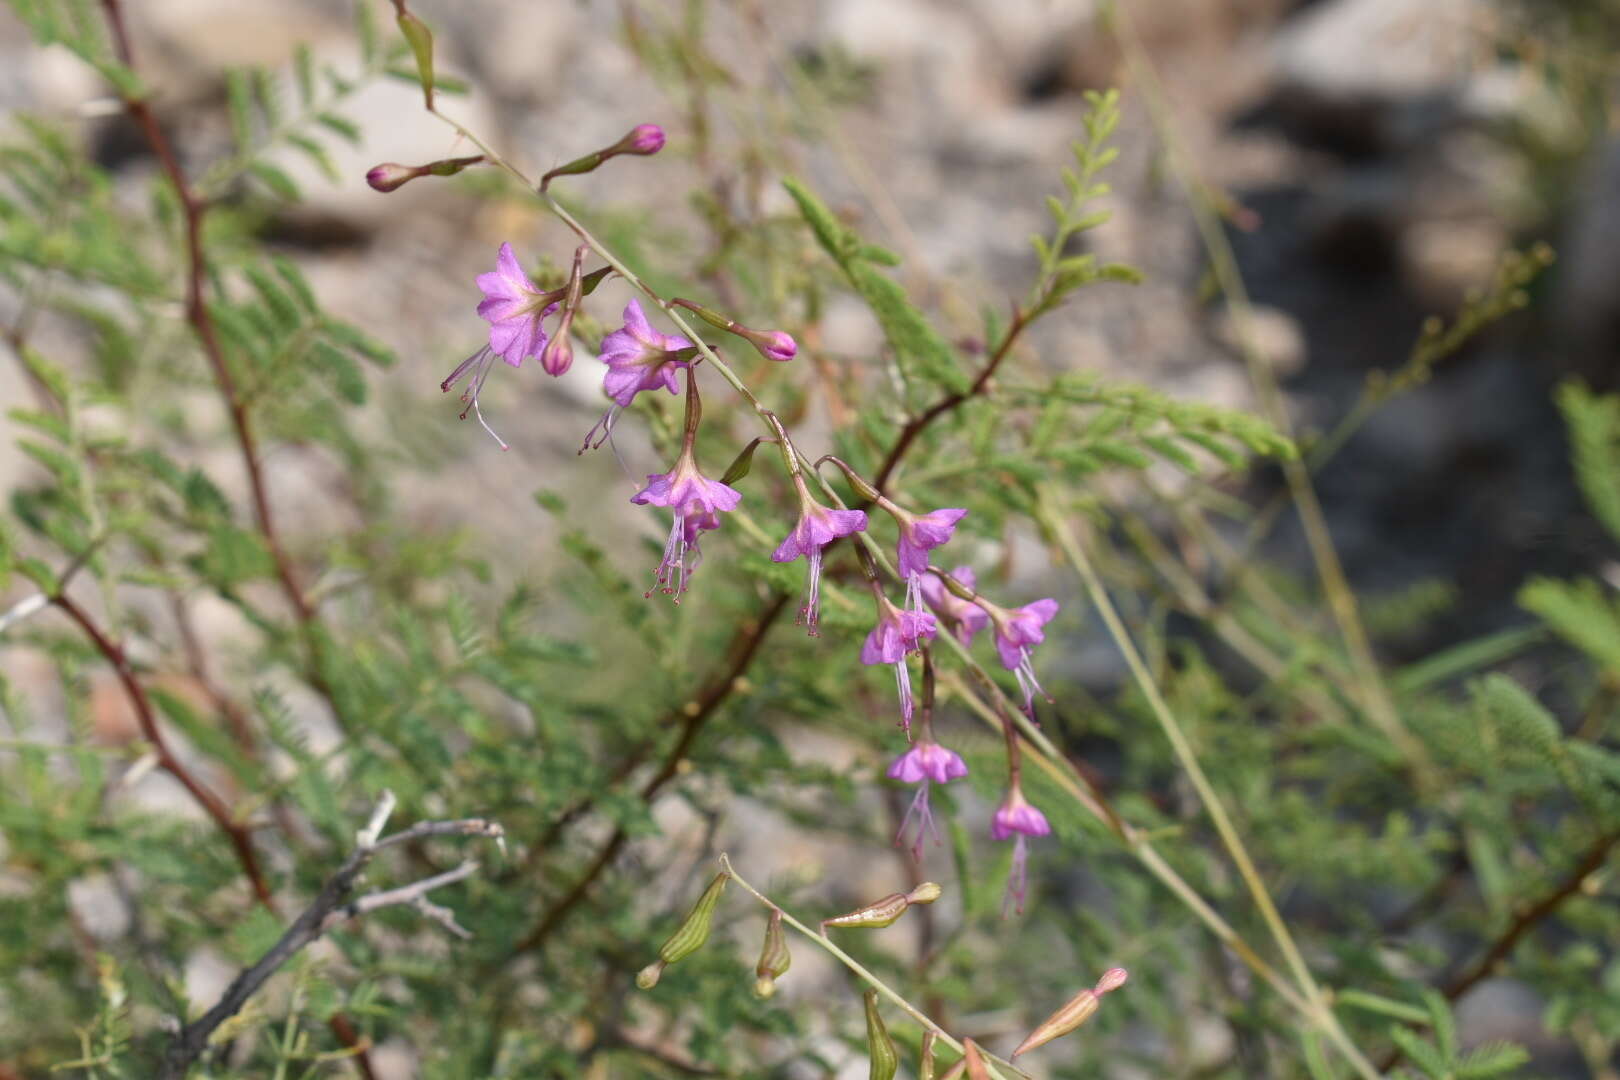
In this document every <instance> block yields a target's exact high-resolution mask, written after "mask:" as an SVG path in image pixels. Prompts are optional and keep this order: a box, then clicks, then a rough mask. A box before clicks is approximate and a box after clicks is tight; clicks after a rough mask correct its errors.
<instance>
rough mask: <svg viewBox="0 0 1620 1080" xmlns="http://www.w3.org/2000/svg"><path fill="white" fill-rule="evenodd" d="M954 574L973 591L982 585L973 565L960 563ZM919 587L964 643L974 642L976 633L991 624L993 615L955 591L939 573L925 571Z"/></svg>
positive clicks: (925, 598) (930, 605)
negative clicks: (950, 588) (938, 575)
mask: <svg viewBox="0 0 1620 1080" xmlns="http://www.w3.org/2000/svg"><path fill="white" fill-rule="evenodd" d="M950 576H951V577H952V578H953V579H954V580H955V581H957V582H959V583H961V584H962V585H963V586H964V587H965V588H967V589H969V590H972V589H974V588H977V586H978V578H977V577H976V576H975V575H974V573H973V568H972V567H971V566H958V567H957V568H956V569H955V570H952V571H951V574H950ZM917 588H918V590H919V591H920V592H921V593H922V598H923V599H924V600H926V601H927V602H928V606H929V607H931V608H933V609H934V611H935V612H936V613H937V614H938V615H939V617H940V618H942V619H944V620H945V625H946V626H947V627H949V628H950V630H951V632H952V633H954V634H955V635H956V639H957V640H958V641H960V642H961V643H962V644H964V645H971V644H973V637H974V635H975V634H977V633H978V632H979V631H980V630H983V629H984V628H985V627H987V626H989V625H990V616H989V615H987V614H985V611H984V609H983V608H981V607H980V606H979V605H977V604H975V603H974V602H973V601H971V600H963V599H962V598H961V597H959V596H957V595H956V594H955V593H953V592H951V591H950V590H949V589H947V588H946V587H945V583H944V582H942V581H940V580H939V578H938V577H936V576H935V575H933V574H923V575H922V577H921V578H920V579H919V581H918V583H917Z"/></svg>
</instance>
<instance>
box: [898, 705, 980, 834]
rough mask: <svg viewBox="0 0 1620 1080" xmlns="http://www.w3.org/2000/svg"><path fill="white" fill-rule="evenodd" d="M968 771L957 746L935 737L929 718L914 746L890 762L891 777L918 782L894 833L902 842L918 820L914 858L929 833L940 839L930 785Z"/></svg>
mask: <svg viewBox="0 0 1620 1080" xmlns="http://www.w3.org/2000/svg"><path fill="white" fill-rule="evenodd" d="M967 771H968V770H967V765H965V764H964V763H963V762H962V759H961V757H960V756H959V755H957V753H956V752H955V751H954V750H947V749H946V748H945V747H943V746H941V745H939V743H937V742H935V741H934V736H933V732H932V731H931V730H930V728H929V725H928V724H927V723H926V722H925V723H924V725H923V730H922V733H921V734H919V735H918V736H917V741H916V742H914V743H912V744H911V749H909V750H907V751H906V752H905V753H903V754H901V755H900V756H899V757H897V758H895V759H894V763H893V764H892V765H890V766H889V772H888V777H889V779H890V780H900V781H903V782H904V783H907V784H916V785H918V787H917V793H916V794H915V795H913V796H912V797H911V806H909V807H908V808H907V809H906V816H905V817H904V818H903V819H902V820H901V822H900V831H899V832H897V833H895V835H894V842H895V843H896V844H903V843H904V842H905V836H906V833H907V832H909V831H910V830H911V826H912V822H913V821H915V822H916V825H917V834H916V839H915V840H913V841H912V844H911V857H912V858H914V859H919V860H920V859H921V858H922V849H923V843H924V842H925V841H926V839H927V838H928V837H930V836H932V837H933V838H934V843H935V844H938V843H939V830H938V829H936V828H935V827H934V813H933V810H932V808H931V807H930V806H929V804H928V788H929V785H930V784H945V783H949V782H950V781H952V780H955V779H957V778H958V777H963V776H966V775H967Z"/></svg>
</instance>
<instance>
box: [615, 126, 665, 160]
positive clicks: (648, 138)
mask: <svg viewBox="0 0 1620 1080" xmlns="http://www.w3.org/2000/svg"><path fill="white" fill-rule="evenodd" d="M663 148H664V129H663V128H661V127H659V126H658V125H657V124H637V125H636V126H635V127H633V128H631V129H630V134H628V135H626V136H625V137H624V138H622V139H620V140H619V141H618V142H617V143H616V144H614V147H613V149H612V151H611V153H617V154H642V155H646V154H656V153H658V151H660V150H662V149H663Z"/></svg>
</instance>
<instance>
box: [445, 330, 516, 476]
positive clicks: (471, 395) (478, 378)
mask: <svg viewBox="0 0 1620 1080" xmlns="http://www.w3.org/2000/svg"><path fill="white" fill-rule="evenodd" d="M494 366H495V354H494V353H493V352H491V351H490V348H489V346H488V345H485V346H484V347H483V348H481V349H479V350H478V351H477V352H475V353H473V354H472V355H471V356H469V357H467V359H465V360H463V361H462V362H461V364H460V365H459V366H457V368H456V370H454V371H452V372H451V373H450V377H449V378H447V379H445V380H444V382H442V383H440V384H439V389H440V390H445V391H448V390H449V389H450V388H451V387H452V386H454V385H455V384H456V383H458V382H460V381H461V378H462V376H464V375H466V374H467V373H468V372H469V371H471V372H472V377H471V378H470V379H469V380H468V383H467V388H466V389H465V390H463V391H462V392H461V402H462V404H463V405H465V406H467V407H466V408H465V409H462V410H461V419H463V420H465V419H467V414H468V413H469V412H470V413H472V414H473V415H474V416H476V417H477V418H478V424H479V426H480V427H482V428H483V429H484V430H485V431H487V432H489V437H490V438H492V439H494V440H495V442H496V444H497V445H499V446H500V448H501V449H502V450H510V449H512V448H511V447H510V446H508V445H506V440H505V439H503V438H501V437H500V436H499V435H497V434H495V429H494V428H492V427H490V426H489V421H487V420H485V419H484V411H483V410H482V409H480V408H479V407H478V395H479V394H481V393H483V390H484V382H485V381H486V380H487V379H488V378H489V373H490V371H491V370H493V368H494Z"/></svg>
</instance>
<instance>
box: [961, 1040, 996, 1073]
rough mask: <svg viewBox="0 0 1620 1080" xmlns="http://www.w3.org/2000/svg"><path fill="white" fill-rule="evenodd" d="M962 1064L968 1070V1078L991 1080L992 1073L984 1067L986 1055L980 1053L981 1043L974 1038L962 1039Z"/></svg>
mask: <svg viewBox="0 0 1620 1080" xmlns="http://www.w3.org/2000/svg"><path fill="white" fill-rule="evenodd" d="M962 1065H963V1066H964V1067H965V1068H966V1070H967V1078H968V1080H990V1073H989V1071H988V1070H987V1069H985V1067H984V1056H983V1055H981V1054H980V1053H979V1044H978V1043H976V1042H974V1041H973V1040H972V1039H963V1040H962Z"/></svg>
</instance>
